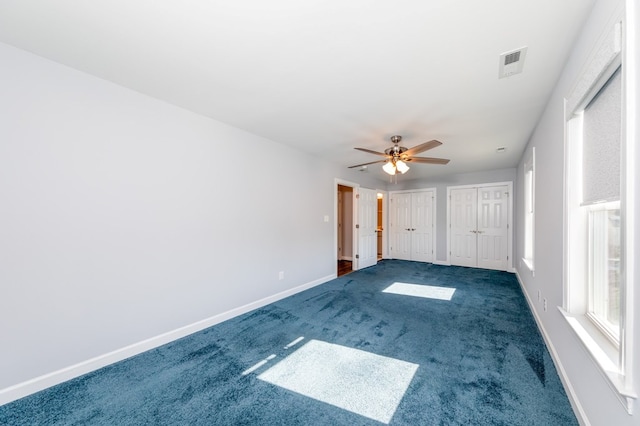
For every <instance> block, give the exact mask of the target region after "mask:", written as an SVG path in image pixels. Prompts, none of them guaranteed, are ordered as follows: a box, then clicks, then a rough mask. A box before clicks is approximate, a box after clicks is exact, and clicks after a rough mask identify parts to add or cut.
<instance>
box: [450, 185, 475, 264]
mask: <svg viewBox="0 0 640 426" xmlns="http://www.w3.org/2000/svg"><path fill="white" fill-rule="evenodd" d="M450 195H451V198H450V199H449V203H450V206H449V208H450V214H451V218H450V226H451V232H450V237H449V238H450V255H449V257H450V259H449V261H450V263H451V264H452V265H458V266H473V267H475V266H477V265H478V263H477V262H478V261H477V259H478V258H477V238H476V237H477V235H478V234H477V231H478V230H477V223H478V190H477V189H476V188H465V189H452V190H451V193H450Z"/></svg>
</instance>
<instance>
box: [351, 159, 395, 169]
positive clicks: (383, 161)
mask: <svg viewBox="0 0 640 426" xmlns="http://www.w3.org/2000/svg"><path fill="white" fill-rule="evenodd" d="M386 161H387V160H378V161H371V162H369V163H362V164H356V165H355V166H349V168H350V169H355V168H356V167H362V166H368V165H369V164H376V163H385V162H386Z"/></svg>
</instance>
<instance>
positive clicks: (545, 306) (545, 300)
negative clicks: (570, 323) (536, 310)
mask: <svg viewBox="0 0 640 426" xmlns="http://www.w3.org/2000/svg"><path fill="white" fill-rule="evenodd" d="M542 303H543V309H544V311H545V312H547V299H544V301H543V302H542Z"/></svg>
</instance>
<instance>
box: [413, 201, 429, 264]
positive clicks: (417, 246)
mask: <svg viewBox="0 0 640 426" xmlns="http://www.w3.org/2000/svg"><path fill="white" fill-rule="evenodd" d="M411 260H417V261H420V262H433V192H431V191H427V192H415V193H412V194H411Z"/></svg>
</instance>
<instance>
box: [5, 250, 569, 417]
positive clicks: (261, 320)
mask: <svg viewBox="0 0 640 426" xmlns="http://www.w3.org/2000/svg"><path fill="white" fill-rule="evenodd" d="M394 282H401V283H409V284H419V285H421V286H437V287H449V288H455V292H454V294H453V296H452V298H451V300H439V299H430V298H423V297H414V296H406V295H400V294H392V293H383V292H382V291H383V290H384V289H385V288H387V287H388V286H390V285H391V284H393V283H394ZM300 338H302V339H300ZM296 340H297V342H296ZM311 342H314V345H315V346H314V345H311V344H310V343H311ZM312 347H314V348H315V347H318V348H328V349H327V350H328V351H329V352H330V353H336V354H338V353H340V354H342V353H343V352H344V353H345V354H346V355H345V356H346V357H347V358H349V357H351V358H349V359H348V360H346V361H345V360H342V359H332V360H326V364H323V361H322V358H320V359H318V357H315V358H314V359H313V360H312V361H309V363H308V364H300V362H303V363H304V362H305V361H304V358H302V357H300V356H296V357H294V356H291V355H292V354H298V355H300V354H302V353H303V352H302V351H301V350H302V349H304V348H312ZM323 350H324V349H323ZM333 350H336V351H337V352H331V351H333ZM329 352H327V353H329ZM362 354H364V355H368V356H367V357H363V358H358V357H360V355H362ZM336 356H337V355H336ZM294 358H296V359H297V361H296V362H298V363H297V364H291V365H292V366H293V365H295V366H296V367H295V368H294V367H292V368H294V369H295V371H291V372H290V373H291V374H288V373H287V372H286V368H285V369H284V370H283V369H280V370H283V371H276V370H275V369H273V370H272V368H273V367H274V366H278V365H280V366H285V364H284V363H285V362H288V361H289V360H293V359H294ZM345 359H346V358H345ZM358 359H362V360H363V361H362V362H360V361H358ZM354 360H355V361H354ZM378 360H382V361H385V360H389V361H390V362H391V363H394V362H395V364H393V365H392V366H391V367H392V368H396V367H398V368H404V367H403V366H405V365H415V368H414V370H412V371H411V372H409V373H407V374H405V376H406V377H408V378H409V382H408V385H407V386H406V389H405V388H403V387H402V386H400V385H399V384H398V386H395V385H396V383H394V380H395V379H396V378H397V379H398V380H400V376H399V375H398V377H396V376H395V373H388V374H387V373H384V374H383V376H378V377H384V378H385V379H386V382H385V383H386V384H385V386H387V387H389V384H393V385H394V386H391V387H393V388H394V389H396V388H397V389H401V391H402V392H401V394H400V396H401V399H400V400H399V403H397V405H396V406H394V407H392V408H391V411H390V413H391V414H390V415H391V417H390V420H384V419H382V420H380V419H381V418H377V417H376V416H375V415H372V416H368V415H367V414H366V413H365V414H364V415H363V414H362V412H358V409H357V408H356V409H350V408H349V406H350V405H349V403H350V398H354V401H355V402H354V404H355V405H354V406H357V405H358V404H365V405H366V404H367V402H368V401H369V399H371V401H372V403H376V401H378V400H377V399H376V398H373V397H371V396H369V397H367V396H366V395H365V393H363V392H362V389H368V390H370V391H371V390H372V389H373V392H374V393H373V394H370V395H374V396H375V393H376V392H379V391H378V390H376V389H377V388H375V386H374V385H373V384H374V383H376V381H377V380H378V379H375V377H376V375H375V374H379V373H380V371H383V372H384V371H387V370H379V369H378V367H377V366H376V365H377V364H375V363H376V362H378ZM260 361H263V362H262V363H261V364H258V363H259V362H260ZM372 363H373V364H372ZM301 365H302V367H301ZM305 365H306V366H305ZM380 365H382V364H380ZM380 368H383V367H380ZM388 371H395V370H388ZM398 371H399V370H398ZM267 372H269V373H268V374H267ZM318 372H319V374H318ZM336 372H337V373H336ZM243 373H244V374H243ZM271 373H277V374H271ZM335 374H338V376H335ZM269 375H271V376H273V377H278V378H277V380H285V381H286V380H290V381H291V380H294V379H297V380H299V384H298V385H299V386H302V387H309V388H310V389H312V390H313V392H315V394H313V395H312V396H305V394H304V392H302V391H294V390H290V389H291V388H287V386H284V385H282V386H281V385H278V384H274V383H271V382H269V381H267V380H266V377H267V376H269ZM296 375H297V376H296ZM307 375H309V376H307ZM389 375H390V376H391V377H389ZM294 376H295V377H294ZM306 377H309V379H308V380H307V379H305V378H306ZM406 377H405V378H406ZM325 378H326V380H325ZM305 380H307V381H306V382H305ZM367 380H369V381H368V382H367ZM372 380H373V381H372ZM316 382H318V383H316ZM321 382H322V383H321ZM356 382H358V383H359V386H365V388H363V387H359V388H358V387H357V386H356V385H354V387H353V389H354V392H357V393H358V395H349V392H350V391H349V389H350V386H351V385H352V384H354V383H356ZM338 385H339V386H341V387H344V388H345V389H347V390H346V393H345V394H340V395H342V396H339V398H340V400H339V402H338V403H335V399H334V400H333V402H332V400H331V399H324V396H323V395H325V394H326V393H327V392H331V389H332V388H333V389H335V388H336V387H338ZM318 386H320V388H319V387H318ZM322 386H328V387H329V388H328V389H321V387H322ZM358 389H360V390H359V391H358ZM390 391H391V390H390ZM382 392H384V389H383V390H382ZM327 398H330V397H327ZM334 398H335V396H334ZM341 401H344V404H345V405H342V408H340V406H341ZM344 407H346V408H344ZM372 408H373V409H374V411H375V409H376V408H377V407H372ZM387 421H388V423H389V424H392V425H457V424H465V425H469V424H472V425H510V426H513V425H577V424H578V423H577V421H576V419H575V416H574V414H573V412H572V409H571V406H570V404H569V401H568V399H567V396H566V394H565V393H564V390H563V387H562V384H561V382H560V379H559V377H558V374H557V372H556V370H555V367H554V365H553V362H552V361H551V358H550V356H549V353H548V351H547V348H546V347H545V344H544V342H543V340H542V338H541V336H540V334H539V332H538V330H537V328H536V325H535V322H534V319H533V317H532V315H531V313H530V311H529V309H528V306H527V304H526V301H525V299H524V296H523V294H522V292H521V290H520V288H519V285H518V282H517V280H516V278H515V276H514V275H513V274H509V273H506V272H498V271H488V270H480V269H471V268H461V267H445V266H437V265H432V264H425V263H417V262H406V261H397V260H386V261H383V262H380V263H379V264H378V265H377V266H374V267H372V268H368V269H365V270H362V271H357V272H353V273H351V274H348V275H345V276H343V277H341V278H338V279H335V280H333V281H331V282H328V283H326V284H323V285H320V286H318V287H315V288H312V289H310V290H307V291H305V292H302V293H299V294H297V295H295V296H292V297H289V298H287V299H284V300H281V301H279V302H277V303H273V304H271V305H268V306H266V307H264V308H261V309H258V310H255V311H252V312H249V313H247V314H245V315H242V316H239V317H236V318H234V319H231V320H229V321H226V322H224V323H222V324H219V325H216V326H214V327H210V328H208V329H206V330H204V331H202V332H199V333H196V334H193V335H190V336H188V337H185V338H183V339H180V340H178V341H175V342H172V343H170V344H167V345H164V346H162V347H159V348H157V349H154V350H151V351H148V352H145V353H143V354H140V355H138V356H135V357H132V358H130V359H127V360H124V361H122V362H119V363H116V364H113V365H110V366H108V367H105V368H102V369H100V370H98V371H95V372H93V373H90V374H87V375H84V376H82V377H79V378H76V379H74V380H70V381H68V382H65V383H62V384H60V385H57V386H54V387H52V388H49V389H46V390H44V391H42V392H39V393H36V394H34V395H31V396H28V397H26V398H23V399H21V400H18V401H15V402H13V403H10V404H6V405H4V406H1V407H0V424H2V425H84V424H89V425H142V424H145V425H151V424H153V425H163V424H167V425H380V424H383V423H386V422H387Z"/></svg>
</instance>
